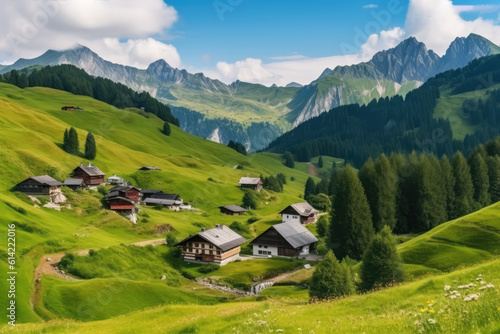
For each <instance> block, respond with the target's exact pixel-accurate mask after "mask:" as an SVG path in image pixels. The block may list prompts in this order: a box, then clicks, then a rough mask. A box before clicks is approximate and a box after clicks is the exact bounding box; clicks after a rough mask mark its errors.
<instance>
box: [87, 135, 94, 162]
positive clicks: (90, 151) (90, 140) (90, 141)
mask: <svg viewBox="0 0 500 334" xmlns="http://www.w3.org/2000/svg"><path fill="white" fill-rule="evenodd" d="M96 155H97V147H96V143H95V138H94V135H93V134H92V132H89V133H88V134H87V139H86V140H85V157H86V158H87V159H89V160H94V159H95V157H96Z"/></svg>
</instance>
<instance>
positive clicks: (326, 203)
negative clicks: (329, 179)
mask: <svg viewBox="0 0 500 334" xmlns="http://www.w3.org/2000/svg"><path fill="white" fill-rule="evenodd" d="M309 202H310V204H311V205H312V206H313V207H314V208H315V209H316V210H319V211H324V212H328V211H330V209H331V208H332V201H330V197H328V196H327V195H325V194H317V195H315V196H311V198H310V199H309Z"/></svg>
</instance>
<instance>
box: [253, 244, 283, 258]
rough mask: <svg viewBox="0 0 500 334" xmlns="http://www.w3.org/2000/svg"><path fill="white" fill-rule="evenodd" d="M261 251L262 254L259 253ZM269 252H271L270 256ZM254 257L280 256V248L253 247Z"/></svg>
mask: <svg viewBox="0 0 500 334" xmlns="http://www.w3.org/2000/svg"><path fill="white" fill-rule="evenodd" d="M259 251H260V252H261V253H259ZM264 252H267V254H264ZM269 252H271V253H270V254H269ZM253 255H260V256H267V255H272V256H278V247H272V246H263V245H256V244H254V245H253Z"/></svg>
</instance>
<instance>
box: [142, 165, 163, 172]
mask: <svg viewBox="0 0 500 334" xmlns="http://www.w3.org/2000/svg"><path fill="white" fill-rule="evenodd" d="M139 170H144V171H148V170H160V169H159V168H158V167H156V166H143V167H141V168H139Z"/></svg>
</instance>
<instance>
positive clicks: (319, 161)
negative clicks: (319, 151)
mask: <svg viewBox="0 0 500 334" xmlns="http://www.w3.org/2000/svg"><path fill="white" fill-rule="evenodd" d="M318 168H323V157H322V156H321V155H320V156H319V159H318Z"/></svg>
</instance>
